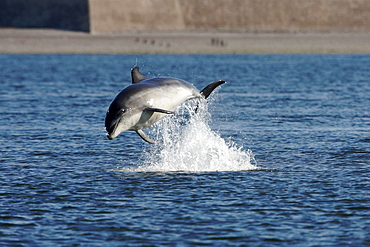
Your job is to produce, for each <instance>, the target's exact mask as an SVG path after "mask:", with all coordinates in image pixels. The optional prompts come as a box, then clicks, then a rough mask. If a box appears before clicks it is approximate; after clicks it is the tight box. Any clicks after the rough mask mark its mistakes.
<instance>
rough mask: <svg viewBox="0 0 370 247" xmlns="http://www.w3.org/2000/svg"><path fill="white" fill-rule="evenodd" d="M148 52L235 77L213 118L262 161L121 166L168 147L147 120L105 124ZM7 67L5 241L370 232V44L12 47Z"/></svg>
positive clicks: (163, 72)
mask: <svg viewBox="0 0 370 247" xmlns="http://www.w3.org/2000/svg"><path fill="white" fill-rule="evenodd" d="M135 65H138V66H139V67H140V68H141V71H142V72H143V74H145V75H147V76H149V77H156V76H173V77H178V78H181V79H184V80H187V81H189V82H192V83H193V84H194V85H195V86H196V87H197V88H199V89H202V88H203V87H204V86H206V85H207V84H208V83H210V82H213V81H215V80H219V79H223V80H225V81H227V82H228V83H227V84H225V85H223V86H222V88H221V89H219V90H217V92H215V94H214V95H212V97H211V98H212V99H211V100H210V101H211V102H210V105H209V108H208V111H209V113H210V114H211V121H210V123H209V125H210V127H211V129H212V130H213V131H214V132H215V133H217V134H218V135H220V136H221V138H223V139H224V140H225V141H226V142H232V143H234V145H235V146H236V147H238V148H239V149H240V150H251V152H252V153H253V155H254V159H252V161H253V162H254V165H256V166H257V167H258V168H257V169H240V170H237V171H235V170H233V171H227V170H226V171H218V170H217V169H215V170H212V169H210V170H207V169H206V170H205V171H199V172H197V171H187V170H186V169H182V170H178V171H174V170H173V169H170V170H168V171H167V172H166V167H164V168H163V169H162V170H161V171H157V172H156V171H153V170H150V171H145V169H144V170H143V169H141V170H140V171H135V170H124V169H123V170H122V168H125V167H135V166H140V165H141V164H142V162H143V159H145V157H148V156H150V155H152V156H153V157H152V159H151V160H155V158H156V156H155V155H156V154H155V153H153V154H152V153H150V150H151V149H150V147H149V146H150V144H147V143H144V142H143V141H142V140H141V139H140V138H139V137H138V136H137V135H136V133H134V132H125V133H123V134H122V135H120V136H119V137H118V138H116V139H114V140H112V141H110V140H108V139H107V138H106V133H105V129H104V118H105V113H106V110H107V108H108V106H109V104H110V102H111V100H112V99H113V98H114V96H115V95H116V94H117V93H118V92H119V91H120V90H121V89H122V88H124V87H125V86H127V85H129V84H130V81H131V78H130V69H131V68H132V67H133V66H135ZM0 71H1V73H0V84H1V87H0V146H1V149H0V164H1V165H0V205H1V207H0V246H166V245H167V246H369V245H370V182H369V181H370V56H369V55H0ZM158 138H160V136H159V137H158ZM204 142H207V140H204ZM148 150H149V151H148ZM148 152H149V155H148ZM225 152H227V151H225ZM143 153H146V154H145V155H143ZM189 156H191V157H193V158H194V159H195V158H196V156H197V152H196V151H193V152H192V153H190V154H189ZM143 157H144V158H143ZM198 165H199V166H202V164H198ZM228 165H229V166H230V165H231V166H232V165H233V164H228Z"/></svg>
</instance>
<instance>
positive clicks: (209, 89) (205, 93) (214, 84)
mask: <svg viewBox="0 0 370 247" xmlns="http://www.w3.org/2000/svg"><path fill="white" fill-rule="evenodd" d="M224 83H225V81H222V80H219V81H215V82H212V83H211V84H209V85H208V86H206V87H205V88H203V90H202V91H200V93H201V94H202V95H203V96H204V98H205V99H207V98H208V96H209V95H210V94H211V93H212V91H213V90H214V89H215V88H216V87H218V86H220V85H221V84H224Z"/></svg>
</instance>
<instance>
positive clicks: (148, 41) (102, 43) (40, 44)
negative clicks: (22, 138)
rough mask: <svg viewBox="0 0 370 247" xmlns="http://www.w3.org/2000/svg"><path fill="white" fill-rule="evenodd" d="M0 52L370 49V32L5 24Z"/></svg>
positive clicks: (316, 51)
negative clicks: (113, 29)
mask: <svg viewBox="0 0 370 247" xmlns="http://www.w3.org/2000/svg"><path fill="white" fill-rule="evenodd" d="M0 53H2V54H49V53H50V54H330V53H333V54H336V53H337V54H339V53H348V54H349V53H354V54H361V53H366V54H369V53H370V32H344V33H325V32H323V33H248V32H213V31H204V32H200V31H194V32H191V31H131V32H123V33H114V34H110V33H107V34H89V33H83V32H71V31H60V30H48V29H0Z"/></svg>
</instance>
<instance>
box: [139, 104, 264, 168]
mask: <svg viewBox="0 0 370 247" xmlns="http://www.w3.org/2000/svg"><path fill="white" fill-rule="evenodd" d="M197 104H198V101H189V102H187V103H185V104H184V105H183V106H182V107H180V108H179V109H178V110H177V112H176V114H175V115H174V116H169V117H166V118H164V119H163V120H161V121H160V122H159V123H157V124H156V125H155V126H154V127H153V128H152V129H151V131H150V135H151V136H153V137H154V136H156V139H157V141H158V143H157V144H156V145H150V146H148V148H147V150H144V152H143V157H142V164H140V165H139V166H138V167H137V168H134V171H145V172H172V171H186V172H202V171H240V170H251V169H257V166H256V165H254V164H256V162H255V160H254V156H253V153H252V151H250V150H246V151H245V150H242V147H237V145H236V144H235V143H233V142H231V141H228V142H227V141H225V140H224V139H223V138H222V137H221V136H220V135H219V134H218V133H216V132H215V131H212V130H211V128H210V126H209V121H210V119H211V116H210V113H209V112H208V105H207V104H206V103H199V106H198V107H199V108H198V111H197V113H195V108H196V107H197Z"/></svg>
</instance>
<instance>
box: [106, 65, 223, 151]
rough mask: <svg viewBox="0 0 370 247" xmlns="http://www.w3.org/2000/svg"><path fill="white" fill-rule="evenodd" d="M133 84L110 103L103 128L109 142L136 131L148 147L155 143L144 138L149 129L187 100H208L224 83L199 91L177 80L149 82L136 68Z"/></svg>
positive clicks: (189, 84)
mask: <svg viewBox="0 0 370 247" xmlns="http://www.w3.org/2000/svg"><path fill="white" fill-rule="evenodd" d="M131 77H132V84H131V85H130V86H128V87H126V88H124V89H123V90H122V91H121V92H120V93H118V94H117V96H116V97H115V98H114V99H113V101H112V103H111V104H110V106H109V109H108V111H107V114H106V117H105V128H106V130H107V132H108V138H109V139H110V140H112V139H114V138H115V137H117V136H118V135H119V134H121V133H122V132H125V131H127V130H132V131H136V133H137V134H138V135H139V136H140V137H141V138H142V139H143V140H144V141H147V142H149V143H151V144H154V143H155V141H154V140H152V139H151V138H150V137H149V136H148V135H146V134H145V132H144V131H143V129H146V128H149V127H150V126H152V125H153V124H155V123H156V122H158V121H159V120H160V119H162V118H163V117H165V116H166V115H168V114H174V111H175V109H176V108H177V107H178V106H179V105H181V104H182V103H183V102H185V101H186V100H189V99H192V98H204V99H206V98H208V96H209V95H210V94H211V93H212V91H213V90H214V89H215V88H216V87H218V86H219V85H221V84H223V83H225V81H222V80H219V81H215V82H213V83H211V84H209V85H208V86H206V87H205V88H204V89H203V90H202V91H199V90H198V89H196V88H195V87H194V86H193V85H192V84H191V83H189V82H187V81H184V80H181V79H176V78H151V79H150V78H148V77H145V76H144V75H142V74H141V73H140V71H139V67H134V68H133V69H132V70H131Z"/></svg>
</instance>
